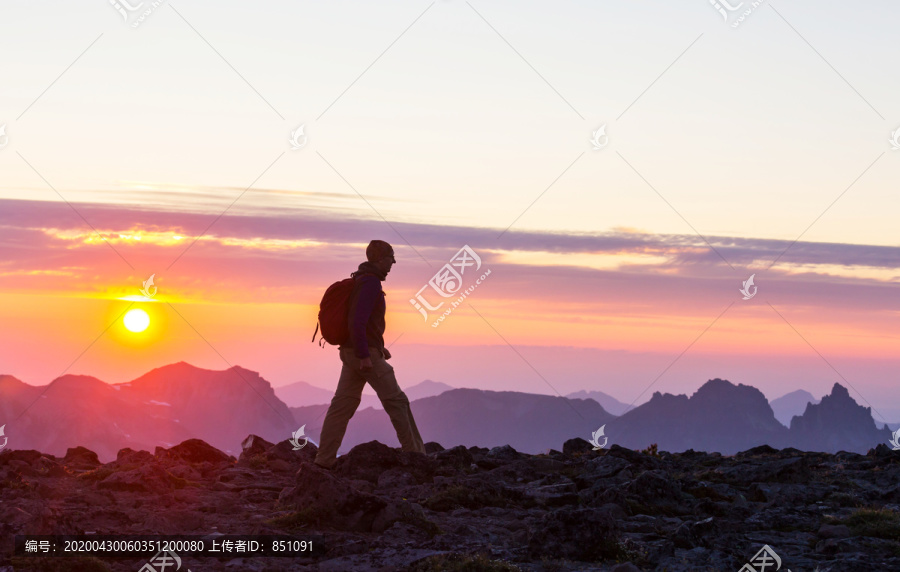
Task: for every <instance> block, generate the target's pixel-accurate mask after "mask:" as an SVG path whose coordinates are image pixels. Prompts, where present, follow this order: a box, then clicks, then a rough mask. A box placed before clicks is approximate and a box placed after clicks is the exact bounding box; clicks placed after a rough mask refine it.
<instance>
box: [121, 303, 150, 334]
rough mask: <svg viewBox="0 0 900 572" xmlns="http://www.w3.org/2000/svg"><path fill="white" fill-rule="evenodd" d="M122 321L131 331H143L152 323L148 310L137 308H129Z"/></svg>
mask: <svg viewBox="0 0 900 572" xmlns="http://www.w3.org/2000/svg"><path fill="white" fill-rule="evenodd" d="M122 321H123V322H124V323H125V328H127V329H128V331H129V332H135V333H138V332H143V331H144V330H146V329H147V326H149V325H150V316H149V314H147V312H145V311H143V310H140V309H137V308H135V309H134V310H129V311H128V313H126V314H125V317H124V318H123V319H122Z"/></svg>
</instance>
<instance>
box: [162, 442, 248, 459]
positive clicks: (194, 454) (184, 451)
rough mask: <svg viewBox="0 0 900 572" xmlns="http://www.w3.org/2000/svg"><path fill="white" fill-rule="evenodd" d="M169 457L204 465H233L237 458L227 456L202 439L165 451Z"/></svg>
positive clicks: (183, 443) (180, 444)
mask: <svg viewBox="0 0 900 572" xmlns="http://www.w3.org/2000/svg"><path fill="white" fill-rule="evenodd" d="M165 451H167V453H168V456H170V457H175V458H178V459H183V460H185V461H187V462H189V463H202V462H204V461H208V462H210V463H212V464H214V465H216V464H222V463H224V464H232V463H234V462H235V458H234V457H232V456H231V455H226V454H225V453H223V452H222V451H220V450H218V449H216V448H215V447H213V446H212V445H208V444H207V443H206V442H205V441H202V440H200V439H188V440H187V441H184V442H182V443H179V444H178V445H175V446H174V447H171V448H170V449H165Z"/></svg>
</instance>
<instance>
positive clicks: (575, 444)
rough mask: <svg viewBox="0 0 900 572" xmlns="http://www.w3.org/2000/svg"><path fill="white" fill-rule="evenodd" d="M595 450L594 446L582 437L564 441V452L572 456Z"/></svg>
mask: <svg viewBox="0 0 900 572" xmlns="http://www.w3.org/2000/svg"><path fill="white" fill-rule="evenodd" d="M593 450H594V446H593V445H591V444H590V442H588V441H585V440H584V439H582V438H581V437H575V438H574V439H569V440H568V441H566V442H565V443H563V450H562V452H563V454H564V455H566V456H569V457H571V456H572V455H574V454H575V453H590V452H592V451H593Z"/></svg>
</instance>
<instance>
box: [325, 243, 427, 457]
mask: <svg viewBox="0 0 900 572" xmlns="http://www.w3.org/2000/svg"><path fill="white" fill-rule="evenodd" d="M395 262H397V261H396V260H395V259H394V249H393V248H392V247H391V245H390V244H388V243H386V242H384V241H383V240H373V241H372V242H370V243H369V246H368V247H367V248H366V262H363V263H362V264H360V265H359V269H358V270H357V271H356V272H354V273H353V274H351V276H352V277H353V279H354V280H355V286H354V289H353V294H352V295H351V301H350V311H349V313H348V320H349V326H350V339H349V340H348V341H346V342H345V343H343V344H341V345H340V346H338V347H339V350H340V355H341V362H342V363H343V368H342V369H341V377H340V380H338V386H337V390H336V391H335V392H334V398H332V400H331V405H330V406H329V407H328V413H326V414H325V423H324V425H323V426H322V435H321V437H320V441H321V443H320V445H319V451H318V453H317V454H316V460H315V463H316V464H317V465H319V466H321V467H324V468H327V469H330V468H331V467H332V466H334V463H335V460H336V458H337V451H338V448H339V447H340V446H341V441H343V439H344V433H345V432H346V430H347V423H348V422H349V421H350V418H351V417H353V414H354V413H356V408H357V407H359V403H360V396H361V395H362V390H363V387H365V385H366V382H367V381H368V382H369V385H371V386H372V389H374V390H375V393H377V394H378V398H379V399H380V400H381V404H382V405H383V406H384V410H385V411H386V412H387V414H388V415H389V416H390V418H391V423H392V424H393V425H394V430H395V431H397V438H398V439H399V440H400V444H401V445H402V449H403V450H404V451H417V452H419V453H424V452H425V445H424V444H423V443H422V437H421V436H420V435H419V430H418V428H417V427H416V422H415V420H414V419H413V414H412V410H411V409H410V407H409V399H408V398H407V397H406V394H405V393H403V390H401V389H400V386H399V385H398V384H397V378H396V377H395V376H394V368H393V367H392V366H391V364H389V363H388V362H387V361H386V360H388V359H390V357H391V353H390V352H389V351H388V350H387V348H385V347H384V327H385V324H384V313H385V308H386V304H385V300H384V290H382V288H381V282H382V281H384V279H385V278H387V274H388V272H390V271H391V266H393V265H394V263H395Z"/></svg>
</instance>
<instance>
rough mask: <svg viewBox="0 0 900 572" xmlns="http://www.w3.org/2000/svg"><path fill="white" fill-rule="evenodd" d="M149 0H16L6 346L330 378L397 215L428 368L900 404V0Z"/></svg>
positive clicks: (403, 347)
mask: <svg viewBox="0 0 900 572" xmlns="http://www.w3.org/2000/svg"><path fill="white" fill-rule="evenodd" d="M137 4H138V2H136V1H134V0H132V1H131V2H125V3H122V2H121V0H120V2H119V4H118V6H119V7H120V8H121V12H120V11H119V10H118V9H117V8H116V7H115V6H113V5H112V4H111V3H108V2H102V1H99V0H98V1H97V2H93V3H90V4H88V3H64V2H61V1H58V2H43V3H41V4H40V5H36V4H34V3H31V2H25V1H7V2H4V3H3V4H2V5H0V18H2V21H4V22H7V23H8V25H7V26H5V27H4V33H3V34H2V35H0V126H5V128H4V129H3V133H4V135H0V146H2V147H0V323H2V324H3V326H4V327H3V328H2V329H0V374H9V375H13V376H15V377H18V378H19V379H22V380H23V381H26V382H27V383H31V384H34V385H44V384H46V383H49V382H50V381H51V380H53V379H55V378H56V377H58V376H60V375H62V374H65V373H76V374H88V375H94V376H96V377H98V378H100V379H102V380H104V381H107V382H110V383H118V382H125V381H129V380H131V379H134V378H136V377H138V376H140V375H141V374H143V373H145V372H146V371H148V370H150V369H153V368H155V367H160V366H162V365H165V364H168V363H173V362H178V361H186V362H189V363H192V364H194V365H197V366H199V367H205V368H209V369H226V368H228V367H230V366H232V365H241V366H243V367H246V368H248V369H251V370H254V371H259V372H260V373H261V375H262V376H263V377H265V378H266V379H268V380H269V381H270V382H272V383H273V384H274V385H276V386H278V385H284V384H288V383H292V382H295V381H301V380H303V381H307V382H309V383H312V384H314V385H317V386H320V387H326V388H332V387H334V385H335V384H336V380H337V377H338V374H339V369H340V363H339V360H338V358H337V355H336V354H337V352H336V351H335V349H334V348H333V347H326V348H320V347H318V346H317V345H316V344H313V343H310V338H311V337H312V333H313V330H314V329H315V325H316V312H317V307H318V303H319V300H320V299H321V296H322V293H323V292H324V290H325V288H327V287H328V285H330V284H331V283H332V282H334V281H336V280H339V279H341V278H344V277H346V276H348V275H349V273H350V272H352V271H353V270H355V269H356V266H357V265H358V264H359V263H360V262H361V261H362V260H363V259H364V249H365V246H366V244H367V243H368V242H369V240H371V239H375V238H377V239H381V240H386V241H388V242H390V243H391V244H393V245H394V247H395V251H396V258H397V261H398V263H397V265H396V266H395V267H394V269H393V270H392V271H391V273H390V275H389V276H388V279H387V281H386V282H385V283H384V288H385V291H386V293H387V305H388V315H387V324H388V329H387V332H386V335H385V338H386V340H387V341H388V343H389V344H391V346H390V347H391V352H392V354H393V355H394V357H393V358H392V363H393V365H394V367H395V369H396V371H397V374H398V379H399V381H400V383H401V386H409V385H412V384H415V383H418V382H419V381H422V380H423V379H432V380H435V381H441V382H444V383H447V384H450V385H452V386H456V387H480V388H483V389H493V390H517V391H528V392H532V393H544V394H549V395H557V394H560V395H565V394H567V393H570V392H574V391H578V390H581V389H587V390H599V391H604V392H606V393H608V394H610V395H612V396H614V397H616V398H617V399H619V400H620V401H623V402H625V403H641V402H643V401H646V400H647V399H649V397H650V396H651V395H652V394H653V392H655V391H661V392H667V393H687V394H691V393H693V392H694V391H696V389H697V388H698V387H699V386H700V385H702V384H703V383H704V382H705V381H706V380H708V379H711V378H716V377H720V378H724V379H729V380H731V381H732V382H734V383H745V384H749V385H753V386H755V387H757V388H759V389H760V390H761V391H762V392H763V393H764V394H765V395H766V396H767V397H769V398H770V399H771V398H775V397H779V396H780V395H783V394H785V393H787V392H790V391H793V390H795V389H800V388H802V389H806V390H808V391H810V392H812V393H813V394H814V395H815V396H816V397H817V398H818V397H821V396H822V395H823V394H825V393H828V392H829V391H830V389H831V387H832V385H833V384H834V383H841V384H843V385H845V386H847V387H848V389H849V390H850V392H851V395H852V396H853V397H854V398H855V399H856V400H857V402H859V403H861V404H863V405H866V406H873V407H874V412H873V416H874V417H875V419H876V420H877V421H879V422H883V421H890V422H896V421H900V397H898V392H897V391H896V390H895V386H896V381H897V366H898V365H900V358H898V352H897V344H898V341H900V336H898V331H900V329H898V327H897V324H898V318H900V304H898V296H897V285H898V281H900V270H898V266H900V243H898V238H897V233H896V220H897V219H898V215H900V212H898V211H900V207H898V205H900V202H898V200H897V196H896V193H897V184H896V180H897V176H898V174H900V149H895V147H898V148H900V137H897V138H896V139H895V141H896V143H895V144H892V142H891V140H892V138H894V135H895V134H897V133H900V104H898V103H897V98H896V93H897V92H898V90H900V77H898V76H897V74H894V73H891V72H892V70H895V69H897V67H898V64H900V61H898V60H900V52H898V51H897V50H896V46H895V42H896V29H895V28H896V27H895V25H894V24H893V23H894V22H896V21H897V16H900V6H898V5H896V3H891V2H888V1H876V2H870V3H866V4H865V5H862V6H860V5H853V4H850V3H844V2H836V1H831V2H822V1H818V2H812V1H796V2H791V3H783V2H762V3H759V5H757V6H753V5H752V4H751V3H750V2H745V5H744V6H743V7H742V8H741V9H740V10H736V11H734V12H728V11H727V10H726V13H725V15H724V17H723V15H722V14H720V12H719V11H718V10H717V9H716V8H715V7H714V6H713V5H712V4H711V3H710V2H708V1H706V0H692V1H691V2H679V3H674V2H642V3H634V2H624V1H617V2H603V3H596V2H563V3H554V4H553V5H552V6H551V5H550V4H549V3H546V2H543V3H541V2H521V1H519V2H515V3H513V2H479V1H471V2H460V1H457V0H439V1H435V2H428V1H425V2H412V1H409V2H392V3H390V4H389V5H376V4H373V3H362V2H341V3H328V4H315V3H309V2H293V1H292V2H287V1H283V2H279V1H273V2H267V3H264V4H258V5H252V4H247V3H238V2H233V1H219V2H216V3H212V2H191V3H182V2H158V1H157V2H155V3H151V2H149V1H145V2H144V5H143V6H142V7H141V8H140V9H138V10H135V11H133V12H132V11H129V10H128V9H127V8H126V6H132V7H136V6H137ZM735 4H736V3H732V5H735ZM147 10H149V14H146V13H145V11H147ZM723 10H724V8H723ZM746 10H749V11H750V13H749V14H745V11H746ZM142 13H145V18H144V19H143V20H140V19H139V18H140V17H141V14H142ZM741 15H744V17H745V19H743V20H739V18H740V17H741ZM735 25H736V26H735ZM301 126H302V128H303V129H302V134H300V132H299V131H298V128H300V127H301ZM601 129H602V130H601ZM294 134H297V137H296V138H294V145H292V142H291V138H292V135H294ZM592 140H593V141H594V143H592ZM293 147H299V148H296V149H295V148H293ZM464 247H468V248H469V249H470V250H469V251H468V252H473V253H475V254H476V255H477V256H478V258H479V259H480V267H478V268H473V267H466V270H467V271H466V272H464V273H463V274H462V275H461V276H460V277H459V278H460V280H461V285H462V287H463V290H465V289H471V288H474V289H472V290H471V291H470V293H469V294H468V295H467V297H466V299H465V300H463V301H462V303H460V304H459V306H458V307H457V308H454V309H453V311H452V313H451V314H449V315H447V316H446V318H445V319H444V321H443V322H435V320H436V319H437V318H438V317H439V316H440V314H441V312H442V311H443V310H444V309H446V308H447V307H448V306H449V303H450V300H452V299H455V298H446V299H445V298H443V297H442V296H441V295H440V294H439V293H438V292H437V291H436V290H435V289H433V288H432V286H429V281H430V280H431V279H432V278H433V277H434V276H436V275H437V274H438V273H440V272H441V270H442V268H444V266H445V265H446V264H449V263H451V261H452V260H453V259H455V256H456V255H457V254H458V253H460V251H461V250H462V249H463V248H464ZM488 271H490V274H487V275H485V273H486V272H488ZM151 275H152V276H153V277H154V286H155V288H156V289H157V290H156V293H155V295H154V296H153V298H152V299H148V300H141V299H139V298H136V296H139V295H140V288H141V287H142V284H143V282H144V281H145V280H147V279H148V278H150V276H151ZM751 275H752V276H753V277H754V282H753V285H752V286H750V287H749V289H748V290H747V292H748V293H752V292H755V294H754V295H753V296H752V297H749V299H746V300H745V299H743V298H744V297H746V296H744V295H743V294H742V293H741V292H740V290H741V289H742V287H743V283H744V281H746V280H748V278H750V276H751ZM481 276H485V278H484V279H483V280H481V282H480V283H478V284H476V280H478V279H479V278H480V277H481ZM423 287H424V288H425V290H421V289H422V288H423ZM451 290H452V288H451ZM463 290H461V291H460V292H462V291H463ZM445 293H446V292H445ZM417 295H422V296H423V298H424V299H426V300H428V301H429V303H430V304H432V305H435V304H437V303H438V301H439V300H445V304H444V306H443V307H442V308H441V309H440V310H439V311H430V312H427V316H423V315H422V314H420V313H419V311H418V310H417V309H416V308H415V307H414V305H413V304H412V303H411V302H410V300H415V299H416V297H417ZM420 305H421V304H420ZM133 308H142V309H144V310H145V311H146V312H147V313H148V314H149V316H150V326H149V327H148V328H147V330H145V331H143V332H140V333H134V332H130V331H128V330H127V329H126V328H125V327H124V324H123V321H122V314H123V312H125V311H126V310H129V309H133ZM435 324H436V325H435Z"/></svg>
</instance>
